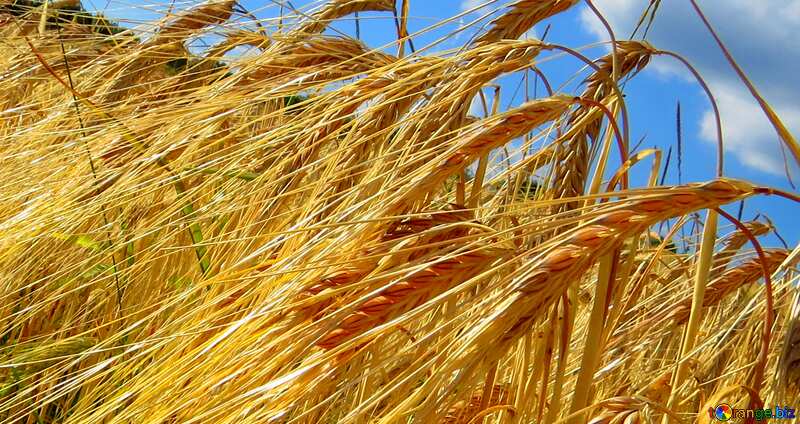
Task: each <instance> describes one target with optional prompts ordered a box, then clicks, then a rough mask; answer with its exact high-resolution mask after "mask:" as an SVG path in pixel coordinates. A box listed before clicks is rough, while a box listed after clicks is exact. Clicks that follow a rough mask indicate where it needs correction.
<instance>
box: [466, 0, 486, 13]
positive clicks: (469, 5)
mask: <svg viewBox="0 0 800 424" xmlns="http://www.w3.org/2000/svg"><path fill="white" fill-rule="evenodd" d="M484 3H486V0H462V1H461V10H464V11H466V10H472V9H474V8H476V7H478V6H480V5H482V4H484Z"/></svg>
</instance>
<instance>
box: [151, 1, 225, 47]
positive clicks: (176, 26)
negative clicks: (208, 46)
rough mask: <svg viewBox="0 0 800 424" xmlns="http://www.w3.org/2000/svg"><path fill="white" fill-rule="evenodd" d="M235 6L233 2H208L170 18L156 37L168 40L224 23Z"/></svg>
mask: <svg viewBox="0 0 800 424" xmlns="http://www.w3.org/2000/svg"><path fill="white" fill-rule="evenodd" d="M235 4H236V1H235V0H208V1H206V2H205V3H202V4H200V5H198V6H195V7H193V8H191V9H189V10H186V11H185V12H181V13H180V14H179V15H178V16H176V17H174V18H171V19H170V20H169V21H167V23H166V24H165V25H164V26H163V27H161V29H160V30H159V32H158V37H159V38H160V39H164V40H170V38H171V37H174V36H176V35H179V34H182V33H185V32H188V31H195V30H198V29H202V28H205V27H207V26H211V25H219V24H221V23H224V22H225V21H227V20H228V19H229V18H230V17H231V15H232V14H233V7H234V5H235ZM184 36H185V35H184Z"/></svg>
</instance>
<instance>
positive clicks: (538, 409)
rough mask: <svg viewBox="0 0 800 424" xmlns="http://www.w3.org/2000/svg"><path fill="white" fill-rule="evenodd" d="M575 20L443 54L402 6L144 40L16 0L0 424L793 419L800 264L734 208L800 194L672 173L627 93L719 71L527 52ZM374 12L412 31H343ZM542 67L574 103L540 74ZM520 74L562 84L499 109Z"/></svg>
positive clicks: (90, 18) (7, 45)
mask: <svg viewBox="0 0 800 424" xmlns="http://www.w3.org/2000/svg"><path fill="white" fill-rule="evenodd" d="M687 1H691V2H692V3H693V4H695V3H694V0H687ZM642 3H643V11H644V9H645V5H644V3H646V2H642ZM659 3H660V2H658V1H656V2H651V4H650V6H649V7H648V10H649V9H651V8H657V7H669V5H668V4H664V5H660V4H659ZM580 5H587V6H589V7H593V5H592V3H591V2H589V1H586V2H583V1H578V0H516V1H512V2H510V3H509V4H507V5H505V6H503V7H502V9H501V12H500V13H499V14H498V15H497V16H496V17H495V18H494V19H493V20H491V21H490V23H489V24H488V25H487V26H486V27H485V28H483V29H481V31H480V32H479V36H477V37H474V38H472V39H459V40H458V47H457V48H455V49H446V50H435V49H429V48H427V47H426V46H420V45H417V46H413V47H412V43H408V42H406V41H408V40H411V39H413V37H412V34H409V33H408V29H407V28H408V25H407V23H408V19H409V7H410V6H409V1H408V0H401V1H399V2H398V3H397V4H395V2H394V1H389V0H330V1H328V2H326V3H319V4H317V6H318V7H316V8H314V9H310V10H309V11H307V13H303V14H301V15H297V14H295V15H292V14H291V13H290V11H288V10H283V9H282V10H281V13H284V12H285V13H286V15H285V16H284V15H281V16H280V17H279V18H276V19H260V18H257V17H255V16H254V15H253V14H252V13H250V12H248V11H247V10H244V8H243V7H241V6H240V5H239V4H237V3H236V2H235V1H233V0H208V1H207V2H205V3H199V4H198V3H194V4H193V5H192V6H191V7H188V8H185V9H183V10H175V11H174V12H170V13H164V15H163V18H162V19H160V20H157V21H155V22H151V27H150V28H151V29H150V30H148V31H145V32H137V31H133V30H131V29H130V28H128V27H126V26H124V25H118V24H117V23H115V22H114V21H113V20H112V19H110V18H107V17H104V16H102V15H100V14H98V13H95V12H90V11H87V10H86V9H85V8H84V7H85V5H82V4H80V3H79V2H78V1H75V0H55V1H54V2H41V1H39V0H2V1H0V22H2V25H1V26H0V35H1V36H2V39H1V41H0V92H2V93H3V94H2V96H0V117H1V118H0V422H3V423H29V424H34V423H87V424H88V423H92V424H93V423H137V424H138V423H380V424H390V423H451V424H454V423H462V424H467V423H472V424H475V423H547V424H555V423H567V424H578V423H587V422H588V423H592V424H601V423H625V424H632V423H651V422H653V423H656V422H658V423H665V424H666V423H694V422H698V423H710V422H712V418H710V417H709V415H708V413H707V410H708V408H709V407H714V406H716V405H717V404H719V403H723V402H724V403H727V404H730V405H737V406H739V407H747V406H750V407H752V408H758V407H760V406H765V407H769V406H770V405H786V404H788V405H792V404H793V402H794V405H796V404H797V403H800V371H798V370H800V289H799V288H798V273H797V271H796V269H795V268H794V267H795V266H796V264H797V259H798V254H800V249H798V247H797V246H791V245H780V244H775V245H771V244H774V243H771V242H768V241H769V240H774V239H775V237H772V238H770V236H771V235H774V234H775V232H776V231H779V230H780V229H778V228H776V227H775V226H774V225H772V223H771V222H768V221H767V220H752V221H744V222H742V221H741V220H740V219H739V218H737V217H735V216H733V215H735V214H731V213H729V212H726V211H728V210H730V205H733V206H735V205H736V204H737V203H738V202H740V201H743V200H745V199H751V198H754V197H765V198H769V201H770V202H774V203H775V204H779V205H783V207H786V208H796V207H797V202H798V201H799V200H800V197H798V195H797V194H795V193H790V192H787V191H782V190H778V189H775V188H771V187H765V186H760V185H758V184H754V183H750V182H747V181H741V180H736V179H731V178H728V177H726V175H725V173H724V167H723V160H724V155H723V150H722V143H724V141H723V140H722V137H721V134H720V139H719V143H720V147H719V149H720V150H719V155H718V157H716V158H715V159H716V160H717V163H716V169H717V178H716V179H714V180H711V181H697V182H690V183H686V184H682V185H665V184H664V183H663V181H664V178H663V177H661V173H662V168H664V167H665V163H664V156H665V154H664V152H663V151H662V150H660V149H640V150H637V149H636V146H635V140H631V139H630V126H631V123H630V122H629V114H628V108H627V106H626V98H625V97H624V89H623V88H624V82H626V81H628V80H629V79H633V78H636V77H637V75H638V73H639V72H640V71H642V70H643V69H645V68H646V67H647V66H648V64H650V62H651V60H652V59H653V58H654V57H656V56H666V57H669V58H670V59H671V60H675V61H677V62H678V63H681V64H682V66H686V67H687V69H689V71H690V73H692V74H693V75H694V76H696V77H697V79H698V83H699V84H700V86H701V87H706V85H705V82H704V80H703V79H702V75H700V74H699V73H697V72H696V71H695V70H694V68H693V67H692V66H691V64H690V63H689V62H688V61H686V60H685V59H683V58H682V57H681V56H679V55H677V54H675V53H672V52H669V51H664V50H660V49H659V48H658V46H654V45H652V44H650V43H648V42H647V41H644V40H642V39H639V38H637V39H622V38H618V37H620V36H622V34H614V33H613V31H612V32H611V33H610V34H609V40H611V41H610V42H609V43H608V47H609V49H608V53H607V54H605V55H602V56H599V57H586V56H585V55H584V54H582V53H580V51H581V49H580V46H562V45H558V44H554V43H549V42H547V41H542V40H540V39H536V38H531V37H524V35H525V34H526V33H527V32H528V31H529V30H530V29H531V28H532V27H533V26H534V25H536V24H539V23H541V22H546V21H547V20H548V19H549V18H551V17H553V16H555V15H557V14H560V13H563V12H565V11H568V10H570V9H571V8H575V7H579V6H580ZM695 6H696V10H697V13H698V15H699V16H700V17H704V16H703V13H702V9H700V7H699V5H695ZM359 13H360V14H362V16H363V15H364V14H366V13H382V14H383V15H384V16H385V17H387V19H385V20H384V21H383V22H385V23H386V24H385V25H386V28H387V31H389V32H396V33H397V40H398V42H397V43H395V44H393V45H392V46H388V47H387V46H368V45H367V44H365V43H364V42H363V41H361V40H360V39H359V38H357V37H354V36H348V35H344V34H340V33H337V32H335V31H331V30H330V26H331V24H332V23H334V22H337V21H340V20H342V19H352V18H353V16H358V14H359ZM653 15H654V13H650V14H648V13H645V14H644V15H643V16H644V20H645V21H646V20H647V19H648V18H647V17H648V16H651V17H652V16H653ZM598 18H599V19H600V18H602V15H599V16H598ZM693 18H697V17H693ZM645 24H646V22H645ZM708 29H709V33H710V34H712V35H714V36H716V34H715V33H714V32H713V26H711V25H709V27H708ZM447 37H449V38H452V39H453V40H455V38H454V37H456V35H455V34H449V35H448V36H447ZM198 39H206V40H212V41H213V43H209V44H208V46H206V47H203V48H197V44H196V43H195V42H196V41H197V40H198ZM453 40H451V41H453ZM719 42H720V44H719V48H720V49H721V50H722V51H723V52H724V53H725V54H727V55H728V56H727V57H728V60H729V65H730V66H732V67H733V68H734V69H736V70H737V71H738V72H739V77H740V80H741V83H742V84H744V85H746V86H747V87H748V88H750V89H751V93H752V95H753V96H754V97H755V99H756V100H757V101H758V102H759V104H760V105H761V107H762V108H763V111H764V113H765V115H764V118H763V119H765V120H768V121H769V122H770V123H771V124H772V125H773V126H774V128H775V134H776V138H778V139H779V140H780V142H781V143H783V145H784V148H785V149H786V151H787V152H789V154H788V158H789V159H788V160H789V161H791V162H793V163H800V160H799V159H800V147H798V144H797V142H796V140H795V138H794V136H793V135H792V134H791V133H790V132H789V131H788V130H787V129H786V127H785V126H784V124H783V122H782V121H781V118H780V117H779V116H778V115H777V114H776V113H775V112H774V111H773V110H772V109H771V107H770V105H769V104H768V103H767V102H766V101H765V100H764V99H762V98H761V96H760V94H759V93H758V91H757V90H756V87H754V86H753V84H752V83H751V82H750V81H749V79H748V78H747V76H746V75H745V74H744V73H743V72H742V71H741V70H740V69H739V67H738V65H737V63H736V62H735V58H733V57H732V56H731V55H730V54H729V53H728V52H727V50H726V49H725V45H724V43H723V40H719ZM415 47H416V48H415ZM243 50H246V51H247V52H249V53H247V54H237V52H241V51H243ZM543 57H548V58H550V59H548V60H567V58H569V59H570V60H571V61H570V62H569V63H577V64H578V65H576V67H575V69H574V72H575V73H576V75H578V78H580V79H581V80H582V81H583V82H582V83H581V84H580V89H578V90H577V91H560V90H559V89H558V88H557V87H552V86H551V85H550V84H547V82H548V76H547V75H546V74H545V73H544V72H543V71H541V69H540V68H539V67H538V64H539V61H540V60H544V59H542V58H543ZM508 75H516V76H519V77H524V78H530V79H533V78H536V79H537V80H538V81H540V82H541V83H542V84H544V86H545V87H546V90H542V91H541V92H539V93H538V95H537V96H534V95H532V94H530V93H527V92H526V98H525V101H523V102H521V103H520V104H518V105H513V106H510V107H507V108H504V107H502V106H501V102H500V101H499V97H498V96H500V95H501V93H500V90H499V89H494V93H495V96H496V98H494V99H492V98H491V96H490V95H489V94H491V92H492V88H493V87H495V88H496V87H497V86H496V85H493V84H494V81H496V80H497V79H498V78H501V77H504V76H508ZM487 93H489V94H487ZM502 95H507V94H506V93H502ZM712 99H713V98H712ZM475 102H481V103H482V104H483V105H484V108H485V111H484V112H485V113H483V114H482V115H481V116H475V114H474V113H473V111H472V110H471V109H472V108H471V105H473V104H474V103H475ZM717 123H718V124H719V121H718V122H717ZM686 148H687V149H689V150H691V149H692V147H691V146H687V147H686ZM668 161H669V159H667V163H668ZM620 164H621V165H620ZM648 166H651V170H650V171H649V176H648V177H647V178H644V179H642V178H633V177H632V176H631V175H630V174H631V172H630V171H631V170H632V169H634V168H636V169H648ZM659 177H661V178H659ZM725 206H728V209H723V207H725Z"/></svg>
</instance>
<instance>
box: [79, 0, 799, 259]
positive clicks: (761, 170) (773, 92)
mask: <svg viewBox="0 0 800 424" xmlns="http://www.w3.org/2000/svg"><path fill="white" fill-rule="evenodd" d="M95 1H97V0H95ZM101 1H103V0H101ZM594 2H595V4H596V5H597V6H598V8H599V9H600V10H601V11H602V12H603V13H604V15H605V16H606V17H607V18H608V19H609V21H610V22H611V24H612V26H613V27H614V30H615V32H616V33H617V37H618V38H625V37H627V36H629V35H630V33H631V31H632V29H633V27H634V25H635V23H636V21H637V20H638V19H639V16H640V14H641V13H642V11H643V9H644V8H645V7H646V5H647V3H649V2H648V1H646V0H594ZM281 3H283V4H285V5H286V8H285V10H284V12H285V13H287V14H289V13H291V12H290V11H289V9H290V7H289V6H288V3H291V5H292V6H293V7H294V8H296V9H297V10H300V11H302V12H303V13H306V12H309V11H310V10H313V8H314V7H317V6H319V5H320V3H319V2H315V1H307V0H294V1H291V2H288V3H287V2H286V1H285V0H244V1H243V3H242V4H243V6H244V7H245V8H246V9H248V10H250V11H251V12H253V13H254V14H255V15H256V16H258V17H259V18H261V19H263V18H273V17H275V16H277V15H278V13H279V10H280V8H279V6H278V5H279V4H281ZM398 3H399V2H398ZM662 3H663V4H662V6H661V8H660V10H659V14H658V16H657V18H656V21H655V24H654V25H653V27H652V28H651V30H650V32H649V35H648V40H649V41H650V42H651V43H652V44H653V45H655V46H656V47H658V48H660V49H665V50H671V51H675V52H677V53H679V54H681V55H683V56H684V57H686V58H687V59H688V60H689V61H690V62H692V63H693V64H694V65H695V66H696V67H697V68H698V69H699V70H700V72H701V73H702V74H703V76H704V78H705V79H706V80H707V82H708V83H709V85H710V86H711V89H712V91H713V92H714V94H715V96H716V98H717V101H718V102H719V105H720V109H721V111H722V117H723V132H724V136H725V141H726V152H725V161H726V164H725V172H726V175H728V176H730V177H735V178H742V179H746V180H749V181H752V182H755V183H758V184H763V185H769V186H772V187H778V188H781V189H784V190H792V189H791V187H790V186H789V184H788V182H787V178H786V176H785V173H784V165H783V156H782V153H781V149H780V147H779V141H778V138H777V137H776V135H775V132H774V130H772V127H771V126H770V125H769V122H768V121H767V119H766V117H765V116H764V114H763V112H761V110H760V109H759V108H758V106H757V105H756V104H755V102H754V101H753V100H752V97H751V96H750V94H749V93H748V92H747V91H746V89H745V87H744V86H743V85H742V84H741V82H739V81H738V79H737V78H736V76H735V75H734V74H733V72H732V71H731V68H730V66H729V65H728V64H727V63H726V62H725V59H724V57H723V56H722V54H721V52H720V51H719V50H718V49H717V48H716V46H715V44H714V43H713V40H712V39H711V37H710V35H709V34H708V32H707V31H706V29H705V28H704V27H703V26H702V23H701V21H700V20H699V18H698V17H697V16H696V15H695V14H694V13H693V11H692V10H691V7H690V3H689V1H688V0H664V1H662ZM699 3H700V6H701V7H702V8H703V10H704V11H705V12H706V14H707V16H708V17H709V19H710V21H711V22H712V24H713V25H714V26H715V28H716V29H717V30H718V32H719V34H720V36H721V37H722V39H723V40H724V41H725V43H726V44H727V46H728V47H729V48H730V50H731V52H732V53H733V55H734V57H735V58H736V59H737V61H738V62H739V63H740V65H741V66H742V67H743V68H744V69H745V71H746V72H747V73H748V75H749V76H750V77H751V79H752V81H753V82H754V83H755V85H756V86H757V87H758V88H759V89H760V90H761V92H762V94H763V95H764V96H765V97H766V99H767V100H768V101H769V102H770V103H771V104H772V105H773V107H774V108H775V109H776V111H777V112H778V114H779V115H780V116H781V118H782V119H783V120H784V122H785V123H786V124H787V126H788V127H789V129H790V131H792V133H793V134H795V136H797V135H798V134H800V102H798V101H797V99H798V98H800V78H798V74H799V73H800V42H798V41H797V40H798V39H800V37H798V35H797V34H798V33H800V0H758V1H756V2H753V1H752V0H699ZM84 4H85V6H86V7H87V8H95V9H103V8H104V7H105V9H106V13H107V14H108V15H110V16H112V17H122V18H123V19H130V20H131V22H129V23H128V25H137V24H139V23H140V22H142V21H147V20H153V19H158V18H160V17H161V16H163V13H164V11H165V10H166V6H167V3H158V2H141V1H138V0H127V1H117V0H113V1H111V3H109V5H108V6H107V7H106V6H105V5H104V4H97V3H95V4H91V3H84ZM191 4H196V3H195V2H176V3H175V6H174V7H175V10H180V9H181V8H184V7H187V6H189V5H191ZM506 4H507V2H504V1H484V0H410V20H409V31H410V32H411V33H412V34H413V33H416V32H421V33H420V34H419V35H418V36H416V37H415V38H414V44H415V47H417V49H419V48H422V47H424V46H427V45H429V44H430V43H432V42H434V41H435V40H437V39H439V38H441V37H442V36H444V35H446V34H448V33H451V32H453V31H456V30H458V29H459V28H463V27H465V26H467V24H469V23H470V22H472V21H475V20H477V21H478V22H477V24H476V25H472V26H470V27H469V28H467V29H466V30H464V31H463V32H461V33H460V34H459V35H457V36H455V37H451V38H450V39H448V40H446V41H445V42H443V43H441V44H439V45H437V46H435V47H433V48H432V50H436V51H441V50H446V49H451V48H455V47H459V46H460V45H461V44H463V43H464V42H465V41H466V40H468V39H469V37H471V36H472V35H474V34H475V33H476V32H477V31H480V29H481V27H482V25H483V24H484V23H486V22H488V21H489V20H490V19H491V17H492V16H496V14H497V13H498V11H502V10H503V8H504V6H505V5H506ZM472 9H476V10H474V11H471V10H472ZM443 21H447V23H445V24H444V25H442V26H440V27H438V28H435V29H428V30H427V31H426V28H429V27H430V26H432V25H435V24H437V23H439V22H443ZM274 23H275V22H274V21H272V24H274ZM233 25H235V24H233ZM548 25H550V30H549V32H548V34H547V40H548V41H551V42H556V43H559V44H564V45H568V46H571V47H573V48H575V47H585V46H590V47H588V48H586V49H585V50H583V51H584V53H586V54H587V55H589V56H590V57H599V56H600V55H602V54H604V53H605V52H606V51H607V50H606V49H607V46H605V45H602V44H598V42H602V41H606V40H607V39H608V37H607V35H606V32H605V30H604V29H603V27H602V26H601V25H600V22H599V21H598V20H597V19H596V17H594V15H592V14H591V13H590V12H589V10H588V8H587V7H586V6H585V4H584V3H582V2H581V3H579V4H578V5H577V6H576V7H573V8H572V9H571V10H569V11H568V12H566V13H564V14H561V15H559V16H557V17H554V18H552V19H550V20H547V21H545V22H543V23H540V24H539V25H537V27H536V28H534V30H533V31H531V33H530V34H529V35H530V36H539V37H540V36H542V34H543V32H544V30H545V28H546V27H547V26H548ZM267 26H268V27H269V26H271V25H267ZM360 26H361V38H362V40H364V41H365V42H366V43H367V44H368V45H370V46H372V47H381V46H384V45H388V44H391V43H392V41H393V40H394V39H395V36H396V33H395V27H394V22H393V20H392V16H391V14H389V13H368V14H363V15H362V16H361V19H360ZM334 28H335V30H336V31H340V32H342V33H345V34H350V35H353V34H354V32H355V23H354V21H353V20H352V19H350V20H342V21H341V22H337V23H336V24H335V25H334ZM593 45H594V47H591V46H593ZM389 50H390V51H392V52H394V51H396V49H395V48H394V47H392V48H390V49H389ZM547 56H548V55H547V54H545V55H543V56H542V57H541V58H542V59H544V58H546V57H547ZM541 67H542V69H543V70H544V71H545V73H546V74H548V76H549V77H550V78H552V81H553V82H554V85H555V86H558V85H560V83H563V82H570V83H569V84H568V85H566V86H565V87H564V88H563V90H566V91H568V92H573V93H577V92H580V90H581V88H580V87H579V86H578V83H579V82H580V80H581V78H574V77H575V71H576V70H578V69H580V68H581V65H580V63H579V62H577V61H576V60H574V59H571V58H567V57H555V58H553V59H552V60H547V61H545V63H543V64H542V65H541ZM498 83H499V84H500V85H501V86H502V92H503V101H502V103H501V105H502V107H503V108H505V107H506V106H507V105H508V104H515V103H519V102H520V101H521V100H522V96H521V94H518V95H517V97H516V98H513V99H512V97H513V96H512V94H513V93H514V91H515V89H516V86H517V85H518V84H519V77H515V78H503V79H501V80H500V81H498ZM625 91H626V93H627V100H628V107H629V111H630V113H631V122H632V126H631V140H632V142H635V141H638V140H640V139H642V138H644V141H643V142H642V145H641V148H649V147H659V148H662V149H663V150H664V154H665V155H666V150H667V149H668V148H669V146H673V156H672V160H671V163H670V168H671V169H670V171H669V174H668V176H667V180H666V182H667V183H677V182H678V181H677V179H678V173H677V158H676V151H675V140H676V125H675V109H676V104H677V102H680V104H681V111H682V126H683V143H684V155H683V157H682V169H681V173H682V178H683V182H688V181H705V180H709V179H711V178H713V177H714V175H715V163H716V141H715V140H716V138H715V135H714V134H715V133H714V131H715V130H714V126H713V121H712V115H711V114H710V106H709V102H708V101H707V100H706V97H705V95H704V94H703V93H702V91H701V90H700V88H699V86H698V85H697V84H696V83H694V81H693V80H692V79H691V77H690V75H689V74H688V73H687V72H686V71H685V70H684V69H683V68H681V66H680V65H679V64H678V63H677V62H676V61H674V60H673V59H670V58H657V59H656V60H654V62H653V63H651V65H650V66H649V67H648V68H647V70H646V71H644V72H643V73H642V74H641V75H639V76H638V77H637V78H635V79H633V80H632V81H631V82H630V83H628V84H627V85H626V87H625ZM539 92H540V93H541V89H540V91H539ZM787 154H788V152H787ZM790 160H791V159H790ZM649 167H650V162H649V161H644V162H642V163H640V164H639V165H638V166H637V167H636V168H635V170H634V172H633V178H634V179H633V180H632V182H633V183H634V184H636V183H639V184H643V182H644V176H645V175H646V173H647V172H648V170H649ZM792 175H793V176H794V177H795V180H796V182H798V183H800V170H798V168H797V167H796V166H794V168H793V169H792ZM728 210H729V211H732V212H734V213H735V212H736V211H737V210H738V206H736V207H729V208H728ZM759 212H761V213H766V214H767V215H768V216H769V217H770V218H771V219H772V220H773V221H774V222H775V223H776V224H777V226H778V228H779V229H780V232H781V235H782V236H783V237H784V238H785V239H786V240H787V241H788V242H789V243H791V244H797V242H798V239H800V225H798V224H797V223H796V219H797V217H796V216H795V215H797V214H798V213H800V208H798V206H797V205H795V204H792V203H790V202H789V201H787V200H783V199H779V198H764V197H761V198H755V199H751V200H748V201H747V202H746V203H745V208H744V215H743V217H744V218H745V219H751V218H752V217H753V216H754V215H755V214H756V213H759ZM776 243H777V240H776V239H775V238H774V237H773V238H771V239H770V240H769V241H768V243H767V244H769V245H775V244H776Z"/></svg>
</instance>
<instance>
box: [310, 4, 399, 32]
mask: <svg viewBox="0 0 800 424" xmlns="http://www.w3.org/2000/svg"><path fill="white" fill-rule="evenodd" d="M392 10H394V2H393V1H390V0H332V1H330V2H328V3H327V4H326V5H325V6H324V7H323V8H322V9H321V10H320V11H319V12H317V13H316V14H314V15H313V16H312V17H311V19H310V20H309V22H307V23H304V24H302V25H301V26H300V28H299V29H297V30H296V31H295V33H296V34H299V35H301V36H302V35H306V34H317V33H320V32H322V31H323V30H324V29H325V28H326V27H327V26H328V24H329V23H330V21H332V20H336V19H339V18H341V17H344V16H347V15H351V14H353V13H356V12H367V11H375V12H390V11H392Z"/></svg>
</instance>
